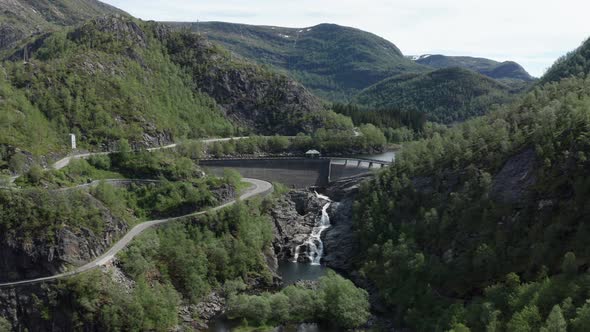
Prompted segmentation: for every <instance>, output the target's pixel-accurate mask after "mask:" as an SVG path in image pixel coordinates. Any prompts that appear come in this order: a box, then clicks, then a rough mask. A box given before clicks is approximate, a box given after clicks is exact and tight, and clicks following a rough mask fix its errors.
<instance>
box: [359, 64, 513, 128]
mask: <svg viewBox="0 0 590 332" xmlns="http://www.w3.org/2000/svg"><path fill="white" fill-rule="evenodd" d="M511 99H512V98H511V95H510V94H509V88H508V87H507V86H505V85H503V84H501V83H498V82H497V81H494V80H493V79H491V78H488V77H485V76H483V75H480V74H477V73H475V72H472V71H470V70H466V69H461V68H448V69H439V70H436V71H433V72H429V73H425V74H405V75H400V76H396V77H392V78H389V79H386V80H383V81H381V82H379V83H377V84H375V85H373V86H371V87H369V88H367V89H365V90H364V91H362V92H361V93H360V94H358V95H357V96H356V97H355V98H354V99H353V102H354V103H356V104H360V105H365V106H369V107H372V108H387V109H395V110H401V111H406V112H411V111H414V112H416V111H418V112H423V113H425V114H426V116H427V118H428V120H431V121H436V122H442V123H451V122H454V121H462V120H466V119H468V118H470V117H473V116H477V115H482V114H484V113H487V112H488V111H489V110H490V109H491V108H492V106H494V105H497V104H504V103H507V102H509V101H510V100H511Z"/></svg>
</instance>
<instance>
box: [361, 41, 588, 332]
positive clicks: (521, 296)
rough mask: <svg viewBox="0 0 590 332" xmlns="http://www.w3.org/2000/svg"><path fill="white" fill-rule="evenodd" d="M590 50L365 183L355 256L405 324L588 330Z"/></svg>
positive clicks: (407, 152) (409, 147) (406, 153)
mask: <svg viewBox="0 0 590 332" xmlns="http://www.w3.org/2000/svg"><path fill="white" fill-rule="evenodd" d="M587 45H588V44H587V43H586V44H584V45H583V46H582V47H581V48H580V49H578V50H576V51H575V52H573V53H571V54H570V55H568V56H566V57H565V58H563V59H562V60H561V61H559V62H558V63H557V64H556V65H555V66H554V67H553V68H552V69H551V70H550V71H549V72H548V73H547V74H546V76H545V77H543V78H542V79H541V82H545V81H546V82H549V83H546V84H538V86H537V88H535V89H534V90H533V91H530V92H528V93H527V94H526V95H524V96H523V97H522V98H519V99H518V100H517V101H515V102H514V103H512V104H508V105H505V106H503V107H502V108H501V109H499V110H497V111H495V112H492V113H490V114H488V115H486V116H483V117H479V118H476V119H472V120H469V121H467V122H465V123H463V124H459V125H457V126H454V127H452V128H450V129H448V130H446V131H444V132H442V133H440V134H438V133H437V134H435V135H433V136H432V137H431V138H428V139H424V140H421V141H418V142H414V143H410V144H405V145H404V147H403V149H402V150H401V152H400V153H399V154H397V155H396V162H395V164H394V165H392V167H390V168H389V169H387V170H386V171H384V172H382V173H381V174H379V175H378V176H377V178H376V179H375V180H374V181H371V182H370V183H368V184H366V185H365V186H364V187H363V189H362V191H361V193H360V194H359V195H358V197H359V201H358V202H357V203H356V209H355V213H354V222H355V223H354V229H355V231H356V232H357V234H358V238H357V240H358V242H359V243H360V246H361V249H360V250H358V251H357V252H358V256H357V257H356V259H351V260H352V261H357V262H359V263H358V264H357V270H358V272H362V275H365V276H368V278H369V280H371V281H372V282H374V283H375V285H377V287H378V288H379V295H380V297H381V300H382V301H383V302H384V303H385V304H386V306H388V307H389V309H390V317H395V318H394V319H395V320H396V321H398V322H399V325H402V326H403V327H407V328H409V329H410V330H415V331H433V330H441V331H448V330H453V331H469V330H471V331H550V330H551V329H552V328H553V327H555V326H559V328H558V329H557V330H561V331H585V330H587V329H588V326H589V325H588V322H589V321H590V320H589V319H590V304H589V302H588V298H589V295H588V294H590V293H589V292H590V286H589V285H590V284H589V283H588V262H589V261H590V251H589V250H588V246H587V240H586V239H587V237H588V234H590V227H589V225H588V223H587V220H588V219H589V218H590V209H589V205H588V202H590V190H588V188H590V161H589V160H590V159H588V155H590V144H589V142H590V140H589V131H588V128H590V117H589V116H588V109H589V106H590V78H589V77H588V76H587V73H588V67H587V65H586V64H588V63H590V62H589V61H590V54H589V53H588V52H587V48H586V47H587ZM559 78H562V79H559Z"/></svg>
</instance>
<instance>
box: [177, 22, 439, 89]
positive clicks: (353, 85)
mask: <svg viewBox="0 0 590 332" xmlns="http://www.w3.org/2000/svg"><path fill="white" fill-rule="evenodd" d="M168 24H171V25H172V26H175V27H177V28H189V29H191V30H192V31H195V32H198V33H200V34H202V35H204V36H206V37H207V38H208V39H210V40H212V41H216V42H219V43H220V44H222V45H224V46H225V47H227V48H228V49H229V50H231V51H233V52H235V53H237V54H239V55H241V56H243V57H245V58H248V59H252V60H254V61H257V62H258V63H261V64H268V65H271V66H273V67H275V68H278V69H281V70H284V71H286V72H288V73H289V74H290V75H291V76H292V77H293V78H295V79H297V80H298V81H299V82H301V83H302V84H303V85H305V86H306V87H308V88H309V89H311V90H312V91H313V92H315V93H316V94H317V95H318V96H320V97H323V98H325V99H328V100H332V101H347V100H348V99H349V98H350V97H352V96H353V95H354V94H355V93H357V92H358V91H360V90H362V89H364V88H366V87H368V86H370V85H372V84H374V83H377V82H378V81H381V80H382V79H385V78H387V77H390V76H393V75H396V74H401V73H407V72H423V71H426V70H427V69H428V68H427V67H424V66H421V65H418V64H416V63H414V62H412V61H411V60H409V59H406V58H405V57H404V56H403V55H402V53H401V51H400V50H399V49H398V48H397V47H396V46H395V45H394V44H392V43H391V42H389V41H387V40H385V39H383V38H381V37H378V36H376V35H374V34H371V33H368V32H365V31H362V30H358V29H354V28H349V27H343V26H339V25H336V24H320V25H317V26H313V27H307V28H283V27H274V26H253V25H245V24H232V23H224V22H199V23H168Z"/></svg>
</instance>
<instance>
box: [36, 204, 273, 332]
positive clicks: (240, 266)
mask: <svg viewBox="0 0 590 332" xmlns="http://www.w3.org/2000/svg"><path fill="white" fill-rule="evenodd" d="M271 233H272V231H271V228H270V223H269V221H268V219H267V218H266V217H265V216H263V215H261V214H260V213H259V212H258V208H257V206H256V205H254V206H247V205H245V204H242V203H240V204H236V205H234V206H233V207H231V208H229V209H226V210H224V211H221V212H219V213H216V214H212V215H209V216H203V217H199V219H198V220H193V221H189V222H185V223H175V224H171V225H169V226H167V227H163V228H159V229H157V230H150V231H148V232H146V233H144V234H143V235H142V236H141V237H140V238H138V239H136V240H135V241H133V243H132V245H131V246H130V247H129V248H128V249H126V250H125V251H124V252H123V253H122V254H121V257H120V260H121V267H122V269H123V271H124V272H125V273H126V274H127V275H128V276H130V277H131V278H132V279H133V280H134V281H135V283H134V286H133V288H132V289H125V287H124V286H123V285H122V284H121V283H118V282H115V281H114V280H113V277H112V276H111V275H109V274H105V273H102V272H100V271H96V272H89V273H85V274H82V275H79V276H76V277H74V278H70V279H65V280H63V281H60V282H59V284H58V285H57V286H56V287H53V288H52V300H51V301H50V302H43V301H39V302H38V303H37V304H36V306H38V308H37V309H38V310H39V311H40V312H45V313H46V316H45V317H44V319H45V320H46V321H47V322H52V321H53V320H54V319H56V318H58V317H59V319H60V324H66V325H68V326H69V329H71V330H78V329H82V330H84V329H98V330H107V331H119V330H125V331H139V330H154V331H169V330H170V329H171V328H173V327H175V326H176V325H177V324H178V323H179V321H178V307H179V306H180V305H181V304H183V303H196V302H198V301H199V300H200V299H201V298H202V297H203V296H205V295H207V294H208V293H209V292H210V291H211V290H212V289H215V288H220V287H221V286H222V285H225V286H224V288H225V289H226V290H227V291H230V292H234V291H236V290H239V289H244V287H245V285H244V283H243V281H241V280H244V281H248V282H250V281H254V280H257V282H262V283H264V282H268V281H270V279H271V275H270V273H269V272H268V271H267V268H266V265H265V261H264V257H263V256H262V254H261V253H262V252H263V250H264V248H266V247H268V245H269V244H270V240H271ZM232 285H233V286H232ZM230 289H233V290H230Z"/></svg>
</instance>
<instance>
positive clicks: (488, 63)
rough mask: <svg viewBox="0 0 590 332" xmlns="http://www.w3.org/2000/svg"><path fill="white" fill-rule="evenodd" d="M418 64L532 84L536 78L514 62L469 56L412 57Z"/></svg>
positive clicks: (438, 55) (433, 55)
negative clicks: (469, 71)
mask: <svg viewBox="0 0 590 332" xmlns="http://www.w3.org/2000/svg"><path fill="white" fill-rule="evenodd" d="M412 59H414V61H416V63H419V64H421V65H425V66H429V67H432V68H436V69H441V68H450V67H461V68H466V69H471V70H473V71H476V72H478V73H480V74H482V75H485V76H488V77H491V78H494V79H498V80H516V81H524V82H531V81H533V80H534V78H533V77H532V76H531V75H529V73H527V72H526V70H525V69H524V68H522V66H521V65H519V64H518V63H516V62H514V61H504V62H498V61H494V60H490V59H486V58H476V57H469V56H446V55H441V54H427V55H421V56H415V57H412Z"/></svg>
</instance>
